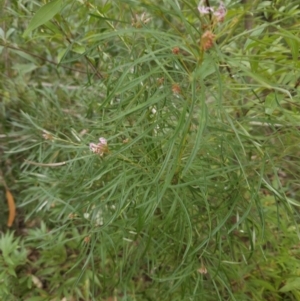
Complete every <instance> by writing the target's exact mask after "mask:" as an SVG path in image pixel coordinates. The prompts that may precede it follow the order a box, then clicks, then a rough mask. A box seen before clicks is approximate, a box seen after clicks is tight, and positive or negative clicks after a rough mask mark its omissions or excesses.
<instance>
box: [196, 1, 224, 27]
mask: <svg viewBox="0 0 300 301" xmlns="http://www.w3.org/2000/svg"><path fill="white" fill-rule="evenodd" d="M204 1H205V0H201V1H200V3H199V5H198V10H199V12H200V14H201V15H207V14H210V13H212V14H213V15H214V16H215V18H216V20H217V21H218V22H223V21H224V19H225V16H226V13H227V11H226V7H225V5H224V3H223V1H220V5H219V7H218V8H217V10H215V9H214V8H213V7H210V6H205V5H204Z"/></svg>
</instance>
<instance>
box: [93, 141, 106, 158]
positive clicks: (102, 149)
mask: <svg viewBox="0 0 300 301" xmlns="http://www.w3.org/2000/svg"><path fill="white" fill-rule="evenodd" d="M90 150H91V151H92V152H93V153H94V154H99V155H100V156H103V155H104V154H105V153H108V146H107V140H106V139H105V138H103V137H101V138H99V143H98V144H96V143H90Z"/></svg>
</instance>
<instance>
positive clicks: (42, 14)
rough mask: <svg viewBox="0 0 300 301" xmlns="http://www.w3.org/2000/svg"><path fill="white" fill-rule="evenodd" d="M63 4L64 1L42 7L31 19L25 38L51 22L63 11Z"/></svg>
mask: <svg viewBox="0 0 300 301" xmlns="http://www.w3.org/2000/svg"><path fill="white" fill-rule="evenodd" d="M62 3H63V1H62V0H54V1H51V2H49V3H47V4H45V5H44V6H42V7H41V8H40V9H39V10H38V11H37V12H36V14H35V15H34V16H33V18H32V19H31V21H30V23H29V25H28V27H27V29H26V30H25V32H24V34H23V37H26V36H28V34H29V33H30V32H31V31H33V30H34V29H36V28H37V27H39V26H41V25H43V24H45V23H46V22H48V21H49V20H51V19H52V18H53V17H54V16H55V15H56V14H57V13H58V12H59V11H61V10H62Z"/></svg>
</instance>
